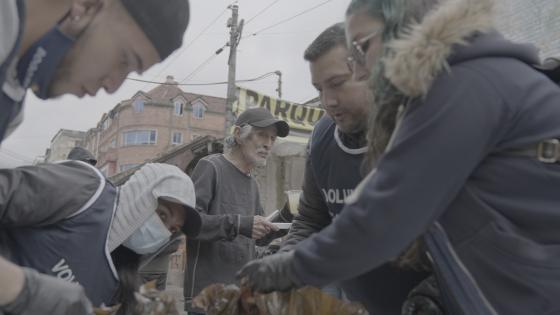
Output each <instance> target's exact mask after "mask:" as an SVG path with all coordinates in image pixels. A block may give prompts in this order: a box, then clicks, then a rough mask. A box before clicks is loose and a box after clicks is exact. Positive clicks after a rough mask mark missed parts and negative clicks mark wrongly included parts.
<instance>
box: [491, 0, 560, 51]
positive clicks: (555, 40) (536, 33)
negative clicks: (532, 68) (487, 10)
mask: <svg viewBox="0 0 560 315" xmlns="http://www.w3.org/2000/svg"><path fill="white" fill-rule="evenodd" d="M497 9H498V10H497V13H498V28H499V29H500V30H501V31H502V32H503V33H504V34H506V36H507V37H509V38H511V39H512V40H514V41H518V42H529V43H532V44H534V45H536V46H537V47H538V48H539V49H540V51H541V57H543V58H546V57H550V56H560V0H498V7H497Z"/></svg>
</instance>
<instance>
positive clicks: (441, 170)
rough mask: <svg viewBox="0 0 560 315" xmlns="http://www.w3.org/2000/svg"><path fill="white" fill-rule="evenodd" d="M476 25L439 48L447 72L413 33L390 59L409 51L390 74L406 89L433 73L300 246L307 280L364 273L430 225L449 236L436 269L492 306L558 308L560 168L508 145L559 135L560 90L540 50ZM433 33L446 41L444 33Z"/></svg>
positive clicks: (502, 309) (300, 269)
mask: <svg viewBox="0 0 560 315" xmlns="http://www.w3.org/2000/svg"><path fill="white" fill-rule="evenodd" d="M475 2H476V1H475ZM479 2H480V1H479ZM449 3H450V4H451V5H461V4H460V2H449ZM465 3H470V2H465ZM473 10H475V11H476V8H475V9H473ZM448 12H451V11H448ZM472 13H473V12H472V11H471V12H470V14H472ZM474 13H476V14H479V15H480V14H483V13H481V12H474ZM465 16H466V17H467V20H466V21H465V18H464V17H465ZM461 19H462V20H461ZM450 21H451V22H450ZM431 22H432V23H433V22H434V21H433V20H432V21H431ZM469 22H471V21H468V14H464V15H463V16H461V18H459V20H456V19H448V20H446V22H445V23H448V25H447V28H448V30H446V31H456V30H454V29H453V28H454V27H456V26H457V24H458V23H463V24H462V25H458V26H460V27H465V28H467V29H468V27H472V26H471V25H476V24H475V23H472V24H471V23H469ZM477 22H480V20H477ZM432 26H433V24H432ZM419 30H423V31H427V32H430V31H431V29H430V25H426V26H425V27H424V28H419ZM478 31H479V30H477V29H475V30H473V31H472V32H470V33H467V34H466V35H470V37H468V38H467V42H468V44H467V45H460V44H458V43H459V42H460V41H461V40H463V39H465V37H464V35H465V32H464V29H463V33H461V32H457V34H462V37H461V38H458V39H457V40H455V41H454V42H452V43H451V44H455V45H453V46H452V47H445V45H441V47H443V48H446V49H450V50H449V52H450V53H449V54H446V53H442V54H441V56H442V57H443V58H445V60H447V62H448V64H449V65H450V68H449V71H445V70H444V69H445V66H442V65H443V64H444V62H445V60H443V62H442V61H441V60H439V61H438V63H437V64H436V66H434V67H433V68H432V69H428V70H434V71H421V70H426V69H425V68H422V67H425V66H426V63H422V62H421V61H425V62H427V63H429V62H430V61H426V60H414V59H413V58H420V59H421V58H423V55H422V54H417V53H415V50H414V49H413V48H416V47H423V49H428V48H430V44H429V43H428V44H427V43H425V42H421V41H420V42H414V39H410V38H409V39H408V41H409V43H408V44H412V47H411V46H410V45H402V46H400V48H402V49H403V51H397V54H394V55H393V56H396V57H399V58H401V60H402V58H405V59H406V58H411V59H410V60H407V61H409V62H408V63H405V65H406V66H409V65H413V66H411V67H410V68H409V69H408V71H410V72H397V71H395V72H390V70H392V68H391V67H390V66H392V65H391V64H390V62H391V60H389V64H388V66H389V67H388V70H389V71H388V73H392V75H395V76H397V75H398V74H399V73H401V74H403V75H406V76H408V78H397V77H391V75H389V79H390V80H391V82H393V83H395V84H396V85H397V87H398V88H400V89H401V90H402V91H409V90H410V87H412V88H417V87H418V86H421V85H422V84H423V83H425V82H430V81H431V80H433V81H432V82H431V84H429V85H428V89H427V91H426V93H425V94H422V95H413V97H411V98H412V101H411V102H410V103H409V104H408V106H407V108H406V112H405V113H404V117H403V119H402V121H401V124H400V128H399V129H398V130H397V131H396V133H395V135H394V141H393V143H392V146H391V148H390V149H389V150H388V151H387V152H386V153H385V155H384V156H383V157H382V159H381V160H380V161H379V164H378V168H377V171H376V172H374V173H371V174H370V175H368V176H367V177H366V178H365V179H364V181H363V182H362V183H361V184H360V186H359V188H358V189H357V191H356V194H355V195H354V196H352V198H350V200H349V202H348V205H347V206H346V207H345V209H344V210H343V211H342V213H341V214H340V215H339V216H338V218H337V220H335V221H334V222H333V224H331V225H330V226H329V227H327V228H325V229H324V230H323V231H322V232H321V233H319V234H317V235H314V236H313V237H311V238H309V239H308V240H306V241H304V242H303V243H302V244H301V245H300V246H299V247H298V248H297V249H296V252H295V261H294V268H295V271H296V273H297V275H299V277H300V278H301V279H302V280H303V281H304V282H305V283H308V284H313V285H323V284H326V283H330V282H333V281H336V280H343V279H348V278H352V277H355V276H356V275H359V274H361V273H363V272H365V271H367V270H370V269H372V268H376V267H378V266H380V265H382V264H384V263H386V262H387V261H388V260H391V259H393V258H394V257H396V256H397V255H399V254H400V253H401V252H402V251H403V250H404V249H405V248H406V247H407V245H409V244H410V243H411V242H412V241H413V240H414V239H416V238H418V237H420V236H422V235H424V234H425V233H426V232H429V233H428V234H427V235H428V236H430V240H433V237H432V236H434V235H435V236H436V237H435V238H436V239H438V237H439V240H443V242H439V243H438V242H435V243H434V244H435V245H437V246H436V249H437V248H439V249H440V250H442V252H441V253H440V252H436V254H438V255H437V257H435V268H438V267H441V266H443V267H446V266H447V267H449V266H451V267H450V270H454V271H455V272H456V273H453V274H451V276H457V277H461V279H464V280H465V281H468V282H469V288H470V289H474V291H475V292H474V293H475V294H476V295H478V301H481V303H483V304H484V307H485V312H484V314H495V313H497V314H508V315H510V314H559V313H560V299H558V297H559V296H560V281H558V279H560V268H558V267H559V266H560V229H558V227H559V226H560V193H559V190H558V187H560V164H558V163H556V164H544V163H542V162H539V161H537V160H535V159H532V158H528V157H519V156H512V155H507V154H501V153H499V152H500V151H502V150H507V149H513V148H519V147H525V146H527V145H531V144H535V143H538V142H539V141H542V140H544V139H550V138H559V137H560V89H559V88H558V86H557V85H556V84H555V83H553V82H551V81H550V80H549V79H548V78H546V77H545V76H543V75H542V74H540V73H538V72H536V71H535V70H534V69H533V68H532V66H531V65H532V64H534V63H537V62H538V58H537V55H536V52H535V51H534V50H533V49H532V48H530V47H527V46H522V45H517V44H513V43H511V42H509V41H507V40H505V39H504V38H503V37H502V36H501V35H499V34H497V33H494V32H489V33H487V34H481V33H480V32H478ZM434 34H435V35H434V37H432V38H430V40H432V41H433V42H437V40H438V38H437V36H438V34H445V32H440V33H438V34H436V33H434ZM418 38H429V37H425V36H424V37H417V38H416V40H418ZM433 42H432V43H433ZM437 43H438V44H439V43H443V40H442V42H437ZM445 43H449V38H447V41H445ZM401 44H402V42H401ZM424 44H427V45H425V46H422V45H424ZM404 50H408V51H410V54H407V52H406V51H404ZM436 51H437V50H436ZM398 53H402V54H398ZM414 55H415V56H414ZM433 57H434V55H433V54H432V55H429V58H432V59H434V58H433ZM393 70H394V68H393ZM400 70H402V69H400ZM436 70H437V71H436ZM438 71H439V72H438ZM430 73H436V74H437V75H436V76H435V77H433V78H431V77H426V75H429V74H430ZM407 80H408V81H407ZM415 80H417V81H415ZM405 83H407V84H408V85H407V84H405ZM399 84H402V85H399ZM420 90H421V89H420ZM440 232H441V233H440ZM442 244H443V245H447V246H441V245H442ZM438 246H439V247H438ZM442 253H443V254H442ZM439 254H442V255H439ZM432 256H434V255H432ZM458 270H459V271H460V272H457V271H458ZM443 280H445V281H447V282H446V283H444V286H445V287H447V286H449V287H453V286H454V285H457V283H456V282H455V283H453V281H452V280H450V279H449V278H445V279H443ZM367 287H368V285H367V284H364V290H367ZM460 302H461V301H459V303H460ZM450 313H451V314H457V313H455V312H453V310H451V311H450ZM473 313H476V311H473V312H470V313H468V314H473ZM478 314H481V313H478Z"/></svg>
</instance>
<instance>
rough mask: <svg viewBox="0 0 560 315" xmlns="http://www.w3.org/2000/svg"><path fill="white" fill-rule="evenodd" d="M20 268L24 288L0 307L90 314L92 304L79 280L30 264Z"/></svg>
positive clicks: (20, 312) (26, 313) (23, 314)
mask: <svg viewBox="0 0 560 315" xmlns="http://www.w3.org/2000/svg"><path fill="white" fill-rule="evenodd" d="M23 272H24V274H25V283H24V285H23V289H22V290H21V292H20V293H19V295H18V296H17V297H16V299H15V300H14V301H12V302H11V303H8V304H6V305H1V306H0V310H1V311H3V312H5V313H8V314H17V315H36V314H52V315H83V314H86V315H91V314H93V307H92V306H91V303H90V301H89V300H88V299H87V297H86V294H85V292H84V289H83V288H82V287H81V286H80V285H79V284H75V283H70V282H66V281H63V280H60V279H57V278H55V277H51V276H47V275H44V274H40V273H38V272H37V271H35V270H33V269H29V268H23ZM0 313H1V312H0Z"/></svg>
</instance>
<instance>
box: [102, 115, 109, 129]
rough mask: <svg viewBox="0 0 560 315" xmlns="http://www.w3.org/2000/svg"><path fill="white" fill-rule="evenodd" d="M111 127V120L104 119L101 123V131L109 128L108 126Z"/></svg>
mask: <svg viewBox="0 0 560 315" xmlns="http://www.w3.org/2000/svg"><path fill="white" fill-rule="evenodd" d="M110 125H111V118H108V117H107V118H106V119H105V120H104V121H103V122H102V123H101V130H106V129H107V128H109V126H110Z"/></svg>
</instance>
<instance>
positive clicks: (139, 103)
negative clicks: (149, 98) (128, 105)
mask: <svg viewBox="0 0 560 315" xmlns="http://www.w3.org/2000/svg"><path fill="white" fill-rule="evenodd" d="M132 107H133V108H134V112H136V113H141V112H143V111H144V100H143V99H140V98H137V99H135V100H134V102H132Z"/></svg>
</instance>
